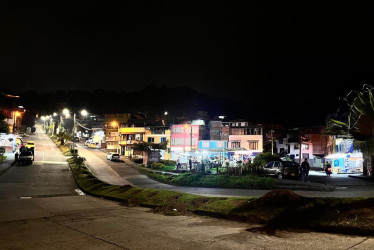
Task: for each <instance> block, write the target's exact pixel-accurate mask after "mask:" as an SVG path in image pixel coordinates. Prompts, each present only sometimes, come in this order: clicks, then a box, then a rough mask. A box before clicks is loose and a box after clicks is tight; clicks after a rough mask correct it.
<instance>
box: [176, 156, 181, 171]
mask: <svg viewBox="0 0 374 250" xmlns="http://www.w3.org/2000/svg"><path fill="white" fill-rule="evenodd" d="M180 167H181V160H180V158H179V157H178V159H177V170H178V169H180Z"/></svg>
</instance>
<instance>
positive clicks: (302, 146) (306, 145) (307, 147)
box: [301, 144, 309, 150]
mask: <svg viewBox="0 0 374 250" xmlns="http://www.w3.org/2000/svg"><path fill="white" fill-rule="evenodd" d="M301 149H305V150H308V149H309V144H303V145H301Z"/></svg>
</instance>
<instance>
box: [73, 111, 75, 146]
mask: <svg viewBox="0 0 374 250" xmlns="http://www.w3.org/2000/svg"><path fill="white" fill-rule="evenodd" d="M73 121H74V123H73V150H75V113H74V116H73ZM74 152H75V151H74Z"/></svg>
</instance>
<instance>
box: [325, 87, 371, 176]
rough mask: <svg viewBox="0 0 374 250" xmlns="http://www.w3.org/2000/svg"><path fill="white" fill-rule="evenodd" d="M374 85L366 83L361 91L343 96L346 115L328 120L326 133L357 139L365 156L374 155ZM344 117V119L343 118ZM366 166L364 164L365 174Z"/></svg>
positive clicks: (357, 143)
mask: <svg viewBox="0 0 374 250" xmlns="http://www.w3.org/2000/svg"><path fill="white" fill-rule="evenodd" d="M373 91H374V87H372V86H370V85H367V84H365V85H364V86H363V87H362V90H361V91H351V92H349V93H348V95H347V96H346V97H345V98H343V100H344V101H345V103H346V105H347V108H348V111H347V113H346V115H345V116H340V119H339V117H338V115H339V114H336V117H334V118H330V119H328V120H327V125H326V134H330V135H346V136H347V137H350V138H353V139H354V140H356V146H358V147H360V149H361V151H362V153H363V154H364V158H367V157H370V158H371V162H373V156H374V95H373ZM341 118H343V119H341ZM365 171H366V166H365V165H364V174H366V173H365Z"/></svg>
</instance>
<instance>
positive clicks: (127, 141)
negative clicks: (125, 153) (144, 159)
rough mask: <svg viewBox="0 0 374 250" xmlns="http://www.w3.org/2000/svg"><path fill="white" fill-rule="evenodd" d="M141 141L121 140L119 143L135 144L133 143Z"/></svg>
mask: <svg viewBox="0 0 374 250" xmlns="http://www.w3.org/2000/svg"><path fill="white" fill-rule="evenodd" d="M139 142H141V141H138V140H120V141H119V145H122V146H124V145H133V144H136V143H139Z"/></svg>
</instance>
